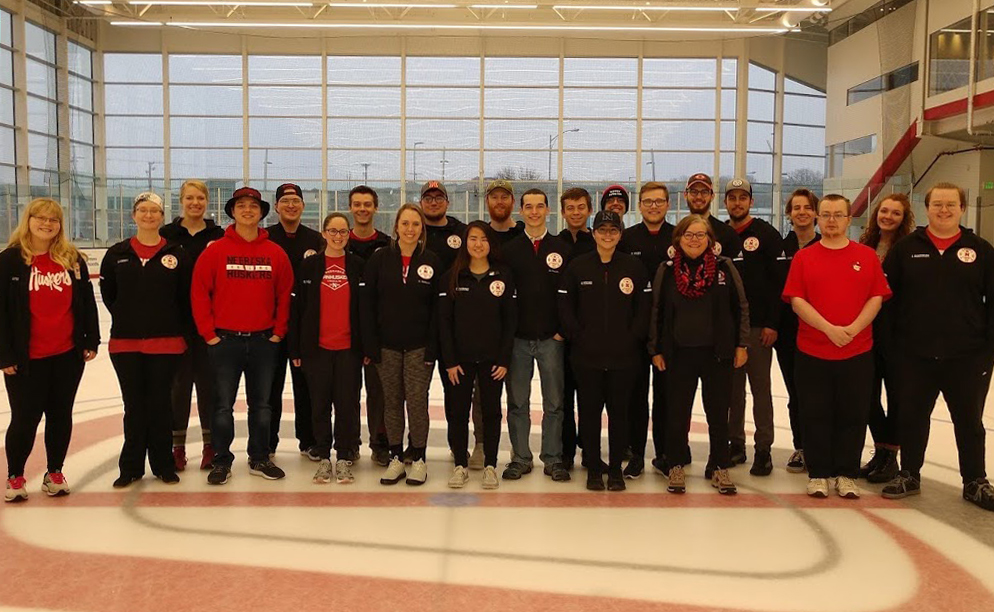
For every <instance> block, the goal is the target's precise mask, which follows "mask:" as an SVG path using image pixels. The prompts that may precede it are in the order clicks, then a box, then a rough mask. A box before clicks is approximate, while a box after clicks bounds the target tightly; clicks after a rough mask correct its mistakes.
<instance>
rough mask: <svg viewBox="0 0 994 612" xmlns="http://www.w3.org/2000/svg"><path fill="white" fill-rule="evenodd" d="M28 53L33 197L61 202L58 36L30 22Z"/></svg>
mask: <svg viewBox="0 0 994 612" xmlns="http://www.w3.org/2000/svg"><path fill="white" fill-rule="evenodd" d="M24 50H25V53H26V55H27V66H26V68H27V70H26V74H27V94H28V96H27V98H28V164H29V166H30V172H29V175H28V179H29V181H30V184H31V195H32V196H33V197H39V196H47V197H52V198H56V199H58V198H59V197H60V196H61V191H60V186H59V94H58V87H57V86H56V74H57V69H56V53H55V34H54V33H53V32H50V31H48V30H46V29H44V28H42V27H41V26H37V25H35V24H33V23H31V22H27V23H26V24H25V32H24Z"/></svg>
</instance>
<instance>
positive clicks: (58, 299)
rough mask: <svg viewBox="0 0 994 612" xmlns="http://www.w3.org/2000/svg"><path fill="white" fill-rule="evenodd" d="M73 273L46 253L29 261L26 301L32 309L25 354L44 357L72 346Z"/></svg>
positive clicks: (59, 352)
mask: <svg viewBox="0 0 994 612" xmlns="http://www.w3.org/2000/svg"><path fill="white" fill-rule="evenodd" d="M72 278H73V273H72V272H70V271H69V270H66V269H65V268H63V267H62V266H60V265H59V264H57V263H55V262H54V261H52V258H51V257H50V256H49V255H48V253H45V254H43V255H38V256H36V257H35V258H34V261H33V262H32V263H31V276H30V278H29V279H28V305H29V308H30V309H31V339H30V340H29V341H28V357H29V358H30V359H44V358H45V357H51V356H53V355H61V354H62V353H65V352H66V351H69V350H72V348H73V340H72V332H73V325H74V319H73V315H72Z"/></svg>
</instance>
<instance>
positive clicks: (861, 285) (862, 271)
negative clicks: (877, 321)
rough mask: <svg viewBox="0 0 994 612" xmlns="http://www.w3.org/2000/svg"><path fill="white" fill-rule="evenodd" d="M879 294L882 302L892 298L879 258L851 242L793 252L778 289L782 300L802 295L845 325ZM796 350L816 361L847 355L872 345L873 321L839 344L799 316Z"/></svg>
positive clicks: (814, 305)
mask: <svg viewBox="0 0 994 612" xmlns="http://www.w3.org/2000/svg"><path fill="white" fill-rule="evenodd" d="M878 295H879V296H881V297H883V298H884V299H885V300H886V299H888V298H889V297H890V296H891V290H890V286H889V285H888V284H887V278H886V277H885V276H884V270H883V267H882V266H881V265H880V260H879V259H877V254H876V252H875V251H874V250H873V249H871V248H870V247H868V246H865V245H862V244H859V243H858V242H852V241H849V244H848V245H847V246H846V247H845V248H842V249H829V248H827V247H825V246H824V245H823V244H821V243H820V242H819V243H817V244H813V245H811V246H809V247H807V248H804V249H801V250H800V251H798V252H797V255H794V260H793V262H791V264H790V273H789V274H788V275H787V284H786V286H785V287H784V290H783V299H784V300H785V301H788V302H789V301H790V298H793V297H799V298H803V299H804V300H805V301H806V302H808V303H809V304H811V305H812V306H813V307H814V309H815V310H817V311H818V313H819V314H821V316H823V317H825V320H827V321H828V322H829V323H831V324H833V325H849V324H850V323H852V322H853V321H855V320H856V317H858V316H859V313H860V312H861V311H862V310H863V306H865V305H866V302H867V301H868V300H869V299H870V298H872V297H876V296H878ZM797 348H798V350H800V351H802V352H804V353H806V354H808V355H811V356H812V357H816V358H818V359H825V360H830V361H839V360H843V359H849V358H850V357H855V356H856V355H861V354H863V353H865V352H866V351H869V350H870V349H872V348H873V325H872V324H871V325H868V326H867V327H866V329H864V330H863V331H861V332H860V333H859V335H858V336H856V337H855V338H853V341H852V342H850V343H849V344H847V345H846V346H843V347H838V346H835V344H833V343H832V341H831V340H829V339H828V336H826V335H825V334H823V333H822V332H820V331H818V330H816V329H815V328H813V327H811V326H810V325H808V324H807V323H805V322H804V320H803V319H801V321H800V325H799V328H798V332H797Z"/></svg>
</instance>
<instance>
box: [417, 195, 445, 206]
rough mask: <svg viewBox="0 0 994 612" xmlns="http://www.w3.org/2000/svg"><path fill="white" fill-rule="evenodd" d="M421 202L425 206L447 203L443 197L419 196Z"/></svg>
mask: <svg viewBox="0 0 994 612" xmlns="http://www.w3.org/2000/svg"><path fill="white" fill-rule="evenodd" d="M421 201H422V202H424V203H425V204H443V203H445V202H448V201H449V198H447V197H445V196H421Z"/></svg>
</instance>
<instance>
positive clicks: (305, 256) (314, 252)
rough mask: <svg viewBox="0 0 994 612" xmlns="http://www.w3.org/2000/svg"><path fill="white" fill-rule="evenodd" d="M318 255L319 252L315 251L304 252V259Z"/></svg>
mask: <svg viewBox="0 0 994 612" xmlns="http://www.w3.org/2000/svg"><path fill="white" fill-rule="evenodd" d="M317 254H318V252H317V251H315V250H314V249H307V250H306V251H304V259H307V258H308V257H310V256H311V255H317Z"/></svg>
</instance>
